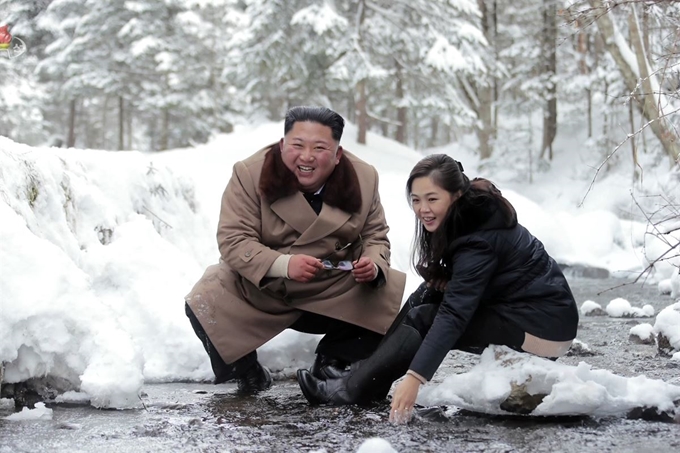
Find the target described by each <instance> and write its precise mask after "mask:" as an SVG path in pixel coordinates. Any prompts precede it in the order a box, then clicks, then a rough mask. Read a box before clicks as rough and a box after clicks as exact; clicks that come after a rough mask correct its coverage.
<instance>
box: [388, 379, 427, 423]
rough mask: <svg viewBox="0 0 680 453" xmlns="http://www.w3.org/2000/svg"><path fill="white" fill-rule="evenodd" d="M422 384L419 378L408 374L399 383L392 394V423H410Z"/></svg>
mask: <svg viewBox="0 0 680 453" xmlns="http://www.w3.org/2000/svg"><path fill="white" fill-rule="evenodd" d="M420 384H421V382H420V381H419V380H418V378H416V377H415V376H412V375H410V374H407V375H406V376H405V377H404V379H403V380H402V381H401V382H400V383H399V384H398V385H397V388H396V389H395V390H394V395H393V396H392V407H391V409H390V421H391V422H392V423H399V424H401V423H408V422H409V420H411V416H412V415H413V406H414V405H415V404H416V398H417V397H418V390H420Z"/></svg>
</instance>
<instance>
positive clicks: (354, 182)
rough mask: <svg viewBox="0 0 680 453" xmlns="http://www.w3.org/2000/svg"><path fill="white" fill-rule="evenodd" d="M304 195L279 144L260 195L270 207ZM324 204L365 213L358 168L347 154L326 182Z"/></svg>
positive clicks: (273, 150) (267, 160)
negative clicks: (280, 200) (298, 194)
mask: <svg viewBox="0 0 680 453" xmlns="http://www.w3.org/2000/svg"><path fill="white" fill-rule="evenodd" d="M299 191H300V186H299V185H298V182H297V178H296V177H295V175H294V174H293V172H291V171H290V170H288V168H286V165H285V164H284V163H283V159H282V158H281V148H280V146H279V144H278V143H276V144H274V145H272V147H271V148H270V149H269V151H267V154H266V155H265V158H264V164H263V166H262V174H261V175H260V194H261V195H262V197H263V198H265V199H266V200H267V201H268V202H269V203H273V202H275V201H276V200H278V199H280V198H285V197H288V196H291V195H293V194H295V193H296V192H299ZM323 202H324V203H326V204H328V205H331V206H334V207H336V208H338V209H341V210H343V211H345V212H349V213H351V214H355V213H357V212H359V211H360V210H361V189H360V187H359V178H358V177H357V173H356V171H355V170H354V166H353V165H352V163H351V162H350V161H349V159H348V158H347V157H346V156H345V155H344V154H343V155H342V156H341V157H340V162H339V163H338V165H336V166H335V170H333V173H331V175H330V177H329V178H328V180H327V181H326V185H325V187H324V190H323Z"/></svg>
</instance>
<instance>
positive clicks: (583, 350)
mask: <svg viewBox="0 0 680 453" xmlns="http://www.w3.org/2000/svg"><path fill="white" fill-rule="evenodd" d="M605 345H606V344H605ZM566 355H567V356H575V357H593V356H596V355H600V354H599V353H598V352H596V351H593V350H592V349H590V348H589V347H588V346H587V345H586V344H584V343H581V342H574V343H572V345H571V347H570V348H569V350H568V351H567V354H566Z"/></svg>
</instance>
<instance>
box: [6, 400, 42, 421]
mask: <svg viewBox="0 0 680 453" xmlns="http://www.w3.org/2000/svg"><path fill="white" fill-rule="evenodd" d="M5 420H13V421H27V420H52V409H50V408H48V407H45V403H35V408H34V409H29V408H27V407H24V408H22V409H21V412H15V413H14V414H11V415H8V416H7V417H5Z"/></svg>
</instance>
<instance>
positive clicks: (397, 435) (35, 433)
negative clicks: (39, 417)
mask: <svg viewBox="0 0 680 453" xmlns="http://www.w3.org/2000/svg"><path fill="white" fill-rule="evenodd" d="M571 284H572V289H573V291H574V295H575V296H576V299H577V301H578V303H579V305H580V304H581V303H583V301H585V300H586V299H591V300H594V301H596V302H598V303H600V305H602V306H603V307H605V306H606V304H607V303H608V302H609V301H610V300H611V299H613V298H615V297H624V298H626V299H627V300H629V301H630V302H631V304H632V305H634V306H642V305H644V304H651V305H652V306H654V308H655V310H656V312H657V313H658V312H659V311H660V310H661V309H662V308H664V307H665V306H667V305H670V304H671V303H672V302H673V301H672V300H671V299H670V298H669V297H668V296H660V295H659V294H658V292H657V290H656V286H653V285H647V286H642V285H634V286H625V287H621V288H617V289H615V290H612V291H609V292H606V293H603V294H600V295H598V294H597V293H598V292H600V291H603V290H605V289H607V288H611V287H612V286H614V285H618V284H620V281H619V280H613V279H601V280H598V279H583V278H575V277H572V278H571ZM640 322H649V323H653V318H649V319H612V318H608V317H582V319H581V323H580V328H579V334H578V338H579V339H580V340H581V341H583V342H585V343H586V344H588V345H589V346H590V347H591V349H593V352H594V353H595V354H596V355H593V356H588V357H577V356H569V357H564V358H562V359H560V362H563V363H567V364H574V365H575V364H577V363H579V362H581V361H585V362H587V363H589V364H591V365H592V366H593V367H594V368H604V369H608V370H611V371H613V372H615V373H616V374H619V375H622V376H635V375H639V374H644V375H646V376H647V377H650V378H658V379H663V380H666V381H673V382H677V380H678V376H679V375H680V367H679V365H680V364H678V362H671V361H670V360H669V359H668V358H664V357H657V355H656V348H655V347H654V346H648V345H637V344H632V343H630V342H629V341H628V331H629V330H630V328H631V327H632V325H635V324H637V323H640ZM476 360H477V357H476V356H473V355H470V354H464V353H456V352H453V353H451V354H450V355H449V357H448V358H447V360H446V361H445V363H444V367H443V368H442V369H441V370H440V371H439V372H438V373H437V376H441V377H439V378H438V377H437V376H436V377H435V380H437V379H442V378H443V377H444V376H446V375H447V374H450V373H456V372H462V371H465V370H466V369H469V368H470V367H471V366H472V365H474V364H475V363H476ZM142 400H143V401H144V404H145V409H139V410H128V411H115V410H97V409H94V408H91V407H85V406H68V405H52V406H51V407H52V409H53V410H54V414H53V415H54V418H53V420H51V421H27V422H9V421H6V420H2V419H1V417H2V416H4V415H7V412H6V411H5V413H0V453H9V452H12V453H14V452H42V451H46V452H47V451H49V452H96V453H108V452H131V453H135V452H178V451H180V452H227V451H231V452H270V451H276V452H288V451H295V452H297V451H300V452H311V451H320V450H322V449H325V451H326V452H328V453H330V452H353V451H356V449H357V448H358V447H359V445H360V444H361V443H362V442H363V441H364V440H365V439H367V438H370V437H381V438H383V439H386V440H387V441H389V442H390V443H391V444H392V446H393V447H394V448H395V449H396V450H397V451H399V452H411V451H423V452H429V451H432V452H443V451H457V452H459V451H461V452H478V451H479V452H551V453H552V452H558V451H559V452H608V451H611V452H655V453H657V452H659V451H680V425H678V424H672V423H662V422H653V421H643V420H629V419H625V418H608V419H599V420H596V419H593V418H589V417H564V418H546V419H537V418H525V417H521V416H517V417H489V416H480V415H477V414H472V413H469V412H465V411H459V412H452V411H449V412H447V413H446V414H445V413H444V408H438V407H433V408H423V409H420V410H419V411H417V414H416V416H415V418H414V420H413V421H412V422H411V423H410V424H409V425H407V426H395V425H392V424H390V423H389V422H388V421H387V417H386V415H387V408H388V405H387V403H384V404H382V405H380V406H377V407H373V408H368V409H367V408H358V407H340V408H332V407H310V406H309V405H308V404H307V402H306V401H305V399H304V398H303V397H302V395H301V393H300V391H299V388H298V386H297V383H296V382H295V381H293V380H278V381H276V382H275V383H274V386H273V387H272V388H271V389H270V390H268V391H266V392H264V393H262V394H260V395H258V396H254V397H244V396H239V395H237V394H236V389H235V386H234V384H224V385H218V386H213V385H210V384H198V383H173V384H156V385H148V386H146V387H145V388H144V394H143V395H142Z"/></svg>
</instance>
